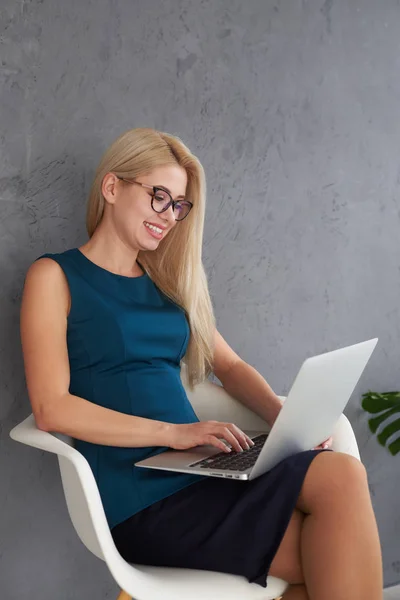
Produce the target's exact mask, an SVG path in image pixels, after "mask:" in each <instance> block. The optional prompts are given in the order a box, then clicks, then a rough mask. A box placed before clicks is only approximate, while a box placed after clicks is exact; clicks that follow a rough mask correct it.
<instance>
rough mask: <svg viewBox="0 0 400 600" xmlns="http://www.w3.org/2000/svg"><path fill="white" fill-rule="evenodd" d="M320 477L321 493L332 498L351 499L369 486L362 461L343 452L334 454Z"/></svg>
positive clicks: (331, 454)
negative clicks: (351, 496) (350, 497)
mask: <svg viewBox="0 0 400 600" xmlns="http://www.w3.org/2000/svg"><path fill="white" fill-rule="evenodd" d="M326 454H330V457H329V459H330V460H327V461H325V462H326V470H325V472H324V474H323V475H322V476H320V477H321V478H320V487H321V493H323V494H325V495H327V496H328V497H330V498H334V499H336V498H338V499H340V498H349V496H350V495H352V494H357V492H358V491H360V490H361V489H362V488H364V487H365V485H366V484H367V472H366V469H365V467H364V465H363V464H362V462H361V461H360V460H358V459H357V458H355V457H354V456H351V455H350V454H345V453H343V452H332V453H326Z"/></svg>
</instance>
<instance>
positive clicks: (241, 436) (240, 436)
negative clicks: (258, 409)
mask: <svg viewBox="0 0 400 600" xmlns="http://www.w3.org/2000/svg"><path fill="white" fill-rule="evenodd" d="M226 425H227V427H228V428H229V430H230V431H231V432H232V433H233V435H234V436H235V437H236V438H237V440H238V441H239V444H240V445H241V447H242V448H243V450H248V449H249V448H250V446H251V443H249V442H251V440H250V438H249V437H248V436H247V435H246V434H245V433H244V432H243V431H242V430H241V429H239V427H238V426H237V425H235V424H234V423H226ZM253 445H254V444H253Z"/></svg>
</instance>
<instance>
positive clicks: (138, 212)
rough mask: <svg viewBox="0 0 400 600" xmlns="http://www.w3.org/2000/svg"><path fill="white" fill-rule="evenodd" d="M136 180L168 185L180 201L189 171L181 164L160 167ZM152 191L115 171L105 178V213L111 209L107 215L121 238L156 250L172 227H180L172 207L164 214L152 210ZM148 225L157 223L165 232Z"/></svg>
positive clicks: (127, 242)
mask: <svg viewBox="0 0 400 600" xmlns="http://www.w3.org/2000/svg"><path fill="white" fill-rule="evenodd" d="M135 180H136V181H138V182H140V183H146V184H148V185H151V186H160V187H163V188H165V189H166V190H167V191H169V192H170V194H171V196H172V199H173V200H177V199H178V197H179V196H181V197H182V198H181V199H183V198H185V197H186V196H185V192H186V185H187V174H186V171H185V169H184V168H183V167H180V166H179V165H165V166H161V167H157V168H155V169H153V170H152V171H151V172H149V173H147V174H146V175H139V176H138V177H136V178H135ZM152 192H153V190H152V189H150V188H147V187H141V186H140V185H138V184H137V183H128V182H126V181H122V180H120V179H118V178H117V177H116V176H115V175H114V174H113V173H108V174H107V175H106V176H105V177H104V180H103V195H104V198H105V200H106V206H105V213H106V212H108V214H107V217H108V218H110V219H111V221H112V225H113V228H114V229H115V232H116V233H117V235H118V237H120V239H121V240H122V241H123V242H124V243H125V244H127V245H128V246H130V247H131V248H132V249H137V250H142V251H145V250H155V249H156V248H157V247H158V244H159V243H160V241H161V240H162V239H164V238H165V236H166V235H168V233H169V231H170V230H171V229H172V228H173V227H175V226H176V225H178V227H179V222H178V223H177V222H176V221H175V217H174V214H173V210H172V206H170V207H169V208H168V210H166V211H164V212H162V213H157V212H156V211H154V210H153V209H152V207H151V194H152ZM187 200H190V198H187ZM105 216H106V214H105ZM148 225H155V226H156V227H159V228H161V229H162V232H161V233H158V232H156V231H154V229H153V230H152V229H150V228H149V227H148Z"/></svg>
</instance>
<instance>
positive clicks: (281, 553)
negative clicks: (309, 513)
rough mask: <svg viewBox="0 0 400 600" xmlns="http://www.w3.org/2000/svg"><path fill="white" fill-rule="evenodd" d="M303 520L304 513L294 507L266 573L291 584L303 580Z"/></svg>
mask: <svg viewBox="0 0 400 600" xmlns="http://www.w3.org/2000/svg"><path fill="white" fill-rule="evenodd" d="M303 520H304V514H303V513H302V512H301V511H300V510H298V509H297V508H296V509H295V510H294V511H293V514H292V516H291V518H290V521H289V525H288V527H287V529H286V532H285V535H284V536H283V538H282V541H281V543H280V546H279V548H278V550H277V552H276V554H275V556H274V558H273V561H272V563H271V567H270V569H269V571H268V575H270V576H272V577H279V578H280V579H284V580H285V581H287V582H288V583H291V584H296V583H303V582H304V577H303V570H302V565H301V555H300V539H301V529H302V526H303Z"/></svg>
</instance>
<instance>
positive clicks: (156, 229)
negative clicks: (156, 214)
mask: <svg viewBox="0 0 400 600" xmlns="http://www.w3.org/2000/svg"><path fill="white" fill-rule="evenodd" d="M144 224H145V225H146V227H148V228H149V229H152V230H153V231H156V232H157V233H162V229H160V228H159V227H156V226H155V225H150V223H147V222H146V221H145V223H144Z"/></svg>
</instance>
